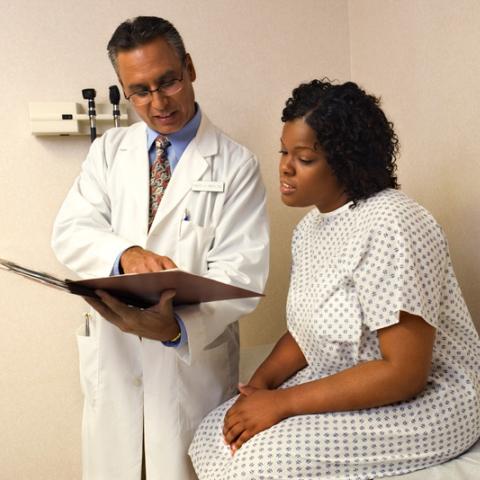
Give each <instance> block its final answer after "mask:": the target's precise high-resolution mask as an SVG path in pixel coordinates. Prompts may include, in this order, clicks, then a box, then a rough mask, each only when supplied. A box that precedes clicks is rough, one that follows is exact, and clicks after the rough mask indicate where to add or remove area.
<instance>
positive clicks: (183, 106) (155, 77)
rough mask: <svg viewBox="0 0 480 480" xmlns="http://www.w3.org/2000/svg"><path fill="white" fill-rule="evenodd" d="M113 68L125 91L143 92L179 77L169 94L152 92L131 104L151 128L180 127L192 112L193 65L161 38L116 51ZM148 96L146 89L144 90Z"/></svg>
mask: <svg viewBox="0 0 480 480" xmlns="http://www.w3.org/2000/svg"><path fill="white" fill-rule="evenodd" d="M117 72H118V76H119V79H120V82H121V84H122V86H123V90H124V92H125V95H126V96H127V97H129V96H130V95H132V94H134V93H139V94H140V95H137V97H140V96H145V92H146V91H147V90H155V89H157V88H159V87H163V86H167V85H171V84H172V81H174V80H176V79H177V80H178V79H180V78H181V79H182V80H181V82H180V85H179V86H180V87H181V89H180V90H179V91H177V92H176V93H174V94H173V95H170V96H167V95H165V94H164V93H162V92H161V91H160V92H154V93H152V96H151V97H150V98H151V101H150V102H149V103H146V104H145V105H136V104H134V102H133V99H131V103H132V105H133V108H134V109H135V111H136V112H137V114H138V115H139V117H140V118H141V119H142V120H143V121H144V122H145V123H146V124H147V125H148V126H149V127H150V128H152V129H153V130H156V131H157V132H160V133H163V134H165V135H168V134H170V133H174V132H177V131H178V130H180V129H181V128H182V127H183V126H184V125H185V124H186V123H187V122H188V121H189V120H190V119H191V118H192V117H193V115H194V114H195V94H194V91H193V85H192V82H193V81H195V77H196V74H195V69H194V67H193V63H192V60H191V58H190V56H189V55H187V56H186V58H185V61H183V62H182V59H181V58H179V57H178V55H177V53H176V51H175V50H174V49H173V48H172V47H171V46H170V45H169V44H168V43H167V42H166V41H165V40H164V39H163V38H157V39H155V40H153V41H152V42H150V43H147V44H146V45H141V46H139V47H137V48H134V49H133V50H127V51H124V52H120V53H119V54H118V56H117ZM146 96H148V93H147V94H146Z"/></svg>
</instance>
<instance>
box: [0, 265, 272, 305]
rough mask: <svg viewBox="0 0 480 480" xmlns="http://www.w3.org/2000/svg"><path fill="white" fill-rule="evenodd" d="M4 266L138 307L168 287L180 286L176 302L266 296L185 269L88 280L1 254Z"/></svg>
mask: <svg viewBox="0 0 480 480" xmlns="http://www.w3.org/2000/svg"><path fill="white" fill-rule="evenodd" d="M0 268H1V269H3V270H7V271H10V272H13V273H16V274H18V275H21V276H23V277H26V278H29V279H30V280H33V281H35V282H38V283H41V284H43V285H47V286H50V287H53V288H57V289H60V290H63V291H66V292H69V293H72V294H74V295H81V296H84V297H97V296H96V294H95V290H97V289H100V290H105V291H106V292H108V293H110V295H112V296H114V297H116V298H118V299H119V300H122V301H123V302H125V303H127V304H129V305H133V306H136V307H141V308H146V307H149V306H151V305H155V304H156V303H157V302H158V300H159V299H160V295H161V293H162V292H163V291H164V290H170V289H173V290H176V292H177V293H176V295H175V297H174V298H173V304H174V305H189V304H195V303H202V302H213V301H219V300H229V299H230V300H231V299H235V298H249V297H263V294H261V293H257V292H253V291H250V290H246V289H244V288H240V287H235V286H233V285H229V284H226V283H223V282H219V281H217V280H212V279H210V278H206V277H202V276H201V275H195V274H193V273H190V272H187V271H185V270H181V269H177V268H175V269H171V270H163V271H161V272H152V273H132V274H125V275H113V276H111V277H101V278H92V279H88V280H68V279H65V280H62V279H60V278H57V277H55V276H53V275H50V274H48V273H44V272H38V271H36V270H32V269H29V268H26V267H22V266H20V265H18V264H16V263H13V262H10V261H8V260H4V259H2V258H0Z"/></svg>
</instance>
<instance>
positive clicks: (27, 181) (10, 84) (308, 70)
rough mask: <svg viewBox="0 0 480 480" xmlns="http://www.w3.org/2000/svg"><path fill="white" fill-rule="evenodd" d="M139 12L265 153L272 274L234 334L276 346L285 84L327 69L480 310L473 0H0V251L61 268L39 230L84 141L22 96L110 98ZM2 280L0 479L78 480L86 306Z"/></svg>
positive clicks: (207, 101) (284, 222) (218, 117)
mask: <svg viewBox="0 0 480 480" xmlns="http://www.w3.org/2000/svg"><path fill="white" fill-rule="evenodd" d="M138 5H140V6H138ZM138 14H157V15H162V16H165V17H166V18H169V19H171V20H172V21H173V22H174V23H175V24H176V25H177V27H178V28H179V30H180V31H181V32H182V33H183V35H184V38H185V41H186V44H187V47H188V49H189V50H190V51H191V53H192V56H193V59H194V61H195V64H196V68H197V73H198V80H197V82H196V85H195V88H196V92H197V98H198V100H199V102H200V103H201V105H202V107H203V109H204V110H205V111H206V112H207V113H208V115H209V116H210V118H211V119H212V120H213V121H214V122H215V123H217V124H218V125H220V126H222V127H223V129H224V130H225V131H226V132H227V133H229V134H231V135H232V136H234V137H235V138H236V139H238V140H239V141H240V142H243V143H244V144H246V145H247V146H249V147H250V148H251V149H252V150H254V151H255V152H256V153H257V154H258V156H259V158H260V161H261V166H262V171H263V174H264V178H265V183H266V185H267V190H268V195H269V209H270V213H271V217H272V239H273V245H272V247H273V248H272V262H271V263H272V269H271V276H270V280H269V284H268V288H267V297H266V299H265V300H263V301H262V303H261V305H260V307H259V309H257V311H256V313H255V314H253V315H251V316H250V317H249V318H247V319H244V320H243V321H242V341H243V343H244V344H246V345H256V344H261V343H266V342H272V341H274V340H275V339H276V338H277V337H278V336H279V335H280V334H281V332H282V331H283V329H284V304H285V296H286V291H287V284H288V271H289V243H290V234H291V229H292V227H293V226H294V224H295V223H296V222H297V220H298V219H299V218H300V216H301V215H302V213H303V212H302V211H300V210H289V209H287V208H286V207H284V206H282V205H281V204H280V202H279V199H278V185H277V173H276V168H277V167H276V165H277V158H278V155H277V151H278V147H279V141H278V139H279V136H280V129H281V124H280V120H279V117H280V112H281V109H282V105H283V103H284V101H285V99H286V98H287V96H288V94H289V93H290V91H291V89H292V88H293V87H294V86H296V85H297V84H298V83H299V82H300V81H303V80H309V79H311V78H313V77H321V76H324V75H328V76H329V77H330V78H337V79H339V80H342V81H343V80H347V79H349V78H353V79H355V80H357V81H359V82H360V83H361V84H363V85H364V86H365V87H366V88H367V89H368V90H371V91H372V92H373V93H376V94H381V95H382V96H383V97H384V99H385V101H384V106H385V109H386V111H387V112H388V113H389V114H390V115H391V117H392V119H393V120H394V121H395V124H396V126H397V128H398V132H399V135H400V137H401V141H402V145H403V155H402V157H401V159H400V161H399V164H400V169H399V172H400V181H401V183H402V185H403V188H404V190H405V191H406V192H408V193H409V194H411V195H412V196H413V197H415V198H416V199H417V200H419V201H420V202H421V203H423V204H424V205H425V206H426V207H427V208H429V209H430V210H431V211H432V212H433V213H434V214H435V215H436V217H437V218H438V219H439V221H440V222H441V223H442V224H443V225H444V227H445V230H446V231H447V234H448V236H449V238H450V245H451V250H452V256H453V260H454V265H455V268H456V270H457V273H458V276H459V278H460V280H461V284H462V287H463V289H464V291H465V295H466V297H467V300H468V303H469V306H470V308H471V311H472V313H473V314H474V316H475V317H476V318H477V319H480V299H479V298H478V297H479V296H478V291H479V281H480V254H479V253H478V251H477V249H476V248H475V247H476V246H477V245H479V244H480V218H479V217H480V215H479V207H478V204H479V203H480V194H479V193H478V189H477V188H475V186H476V182H477V181H478V180H479V179H480V175H479V173H480V171H479V168H480V167H479V165H480V162H479V160H478V158H479V156H480V155H479V153H480V152H479V146H478V140H477V137H478V135H476V133H477V132H476V131H477V130H479V129H480V120H479V119H478V118H477V117H476V116H475V112H476V111H477V110H478V103H479V100H480V99H479V96H480V93H479V90H478V87H477V79H478V78H480V75H479V73H480V72H479V70H480V62H479V58H478V56H479V53H478V48H477V45H478V44H479V43H480V38H479V37H480V34H479V32H478V28H476V27H477V26H478V25H479V24H480V4H479V3H478V2H477V1H476V0H471V1H468V2H467V1H457V2H455V4H453V3H452V2H447V1H444V0H425V1H420V0H419V1H413V0H406V1H395V2H392V1H387V0H378V1H377V0H375V1H374V0H351V1H347V0H344V1H343V0H342V1H339V0H330V1H328V0H324V1H322V0H301V1H299V2H292V1H290V0H243V1H242V2H237V1H235V0H208V1H198V0H189V1H181V0H179V1H175V2H171V1H168V2H167V1H160V0H148V1H147V0H143V1H142V2H127V1H126V0H117V1H115V2H113V1H109V2H94V1H93V0H85V1H82V2H73V1H72V0H63V1H60V0H39V1H37V2H29V1H27V0H18V1H16V2H6V1H5V0H4V1H3V2H2V15H1V16H0V39H1V40H2V45H3V49H2V56H1V58H2V75H0V91H1V92H2V101H3V102H4V105H3V109H2V113H3V114H2V115H0V131H1V132H2V133H1V135H0V147H1V150H0V152H1V155H2V162H1V163H0V191H1V192H2V200H3V201H2V202H1V203H0V218H1V220H0V227H1V235H0V257H7V258H11V259H14V260H18V261H19V262H23V263H26V264H29V265H32V266H34V267H38V268H41V269H45V270H47V271H50V272H54V273H58V274H62V275H67V272H66V270H64V269H63V268H62V267H61V266H60V265H59V264H58V263H57V261H56V260H55V258H54V256H53V254H52V252H51V250H50V246H49V237H50V230H51V225H52V220H53V218H54V215H55V213H56V211H57V209H58V207H59V205H60V202H61V201H62V199H63V197H64V195H65V193H66V191H67V189H68V187H69V186H70V184H71V182H72V181H73V179H74V177H75V175H76V173H77V172H78V169H79V166H80V163H81V161H82V159H83V157H84V155H85V152H86V150H87V148H88V146H89V141H88V139H87V138H42V139H39V138H35V137H33V136H32V135H31V134H30V133H29V125H28V114H27V104H28V102H29V101H81V94H80V90H81V89H82V88H85V87H94V88H96V89H97V91H98V97H99V98H98V101H102V100H103V101H106V92H107V87H108V86H109V85H111V84H112V83H114V81H115V78H114V75H113V71H112V69H111V67H110V65H109V64H108V62H107V59H106V55H105V45H106V43H107V41H108V38H109V36H110V34H111V32H112V30H113V29H114V27H115V26H116V25H117V24H118V23H119V22H120V21H122V20H123V19H125V18H126V17H130V16H135V15H138ZM87 52H89V55H87ZM0 289H1V295H0V311H1V316H0V322H1V331H2V335H1V336H0V352H1V357H0V358H1V360H0V387H1V392H2V395H1V396H0V419H1V425H2V426H1V430H0V432H1V433H0V480H3V479H11V478H16V479H29V480H30V479H36V480H41V479H52V478H58V479H63V478H68V479H72V480H75V479H79V478H80V453H79V445H80V439H79V431H80V418H81V395H80V391H79V384H78V374H77V352H76V346H75V339H74V335H73V332H74V330H75V328H76V326H77V325H78V324H79V323H80V316H81V312H82V311H83V309H84V306H83V304H82V301H81V300H79V299H76V298H71V297H68V296H66V295H64V294H62V293H57V292H56V291H53V290H50V289H47V288H43V287H40V286H37V285H33V284H30V283H29V282H27V281H25V280H23V279H20V278H15V277H13V276H12V275H8V274H5V273H2V272H0Z"/></svg>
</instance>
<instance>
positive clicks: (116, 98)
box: [108, 85, 120, 127]
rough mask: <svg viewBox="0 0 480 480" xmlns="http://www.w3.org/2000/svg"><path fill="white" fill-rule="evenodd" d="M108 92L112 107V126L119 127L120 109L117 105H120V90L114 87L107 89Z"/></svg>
mask: <svg viewBox="0 0 480 480" xmlns="http://www.w3.org/2000/svg"><path fill="white" fill-rule="evenodd" d="M108 89H109V90H110V103H111V104H112V105H113V124H114V125H115V127H119V126H120V108H119V107H118V104H119V103H120V90H119V89H118V87H117V86H116V85H112V86H111V87H108Z"/></svg>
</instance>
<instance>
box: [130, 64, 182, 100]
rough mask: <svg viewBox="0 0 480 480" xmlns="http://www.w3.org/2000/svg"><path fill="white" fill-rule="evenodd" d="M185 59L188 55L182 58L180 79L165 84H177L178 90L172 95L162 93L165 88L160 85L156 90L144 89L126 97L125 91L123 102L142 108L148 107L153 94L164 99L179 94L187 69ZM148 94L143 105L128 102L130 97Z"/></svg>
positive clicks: (173, 79)
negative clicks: (159, 95) (156, 93)
mask: <svg viewBox="0 0 480 480" xmlns="http://www.w3.org/2000/svg"><path fill="white" fill-rule="evenodd" d="M187 57H188V55H186V56H185V57H184V58H183V61H182V75H181V77H180V78H172V79H171V80H168V82H166V83H173V82H179V86H180V88H179V89H178V90H175V92H173V93H166V92H164V91H162V89H163V88H165V85H160V86H159V87H157V88H153V89H152V90H149V89H145V90H139V91H138V92H133V93H131V94H130V95H128V96H127V95H126V94H125V91H124V92H123V96H124V97H125V100H128V101H129V102H131V103H132V104H133V105H136V106H137V107H138V106H142V105H148V104H149V103H151V102H152V100H153V94H154V93H155V92H158V93H160V94H161V95H163V96H164V97H171V96H172V95H175V94H176V93H178V92H181V91H182V89H183V78H184V76H185V69H186V68H187ZM147 93H149V96H148V101H147V102H145V103H140V104H137V103H135V100H133V101H132V100H130V99H131V98H132V97H134V96H135V95H138V94H147ZM138 98H141V97H138Z"/></svg>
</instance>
